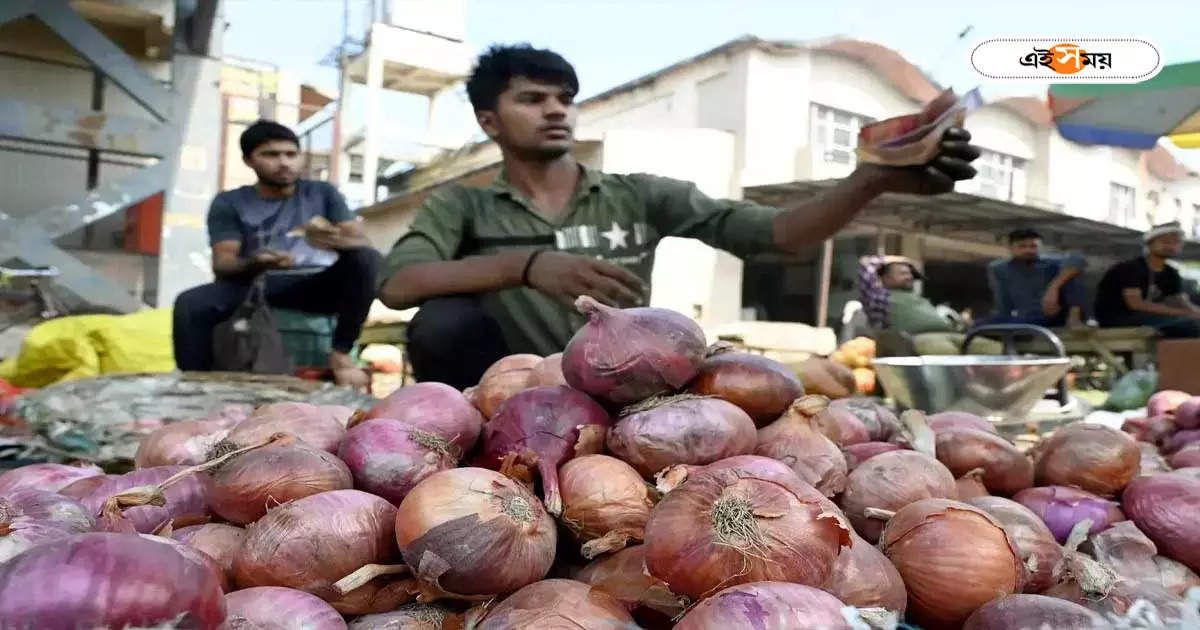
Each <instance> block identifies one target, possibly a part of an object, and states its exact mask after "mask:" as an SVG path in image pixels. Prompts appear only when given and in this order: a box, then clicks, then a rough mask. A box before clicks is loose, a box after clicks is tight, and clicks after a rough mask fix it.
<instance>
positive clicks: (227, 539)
mask: <svg viewBox="0 0 1200 630" xmlns="http://www.w3.org/2000/svg"><path fill="white" fill-rule="evenodd" d="M245 537H246V530H244V529H242V528H241V527H234V526H233V525H225V524H224V523H205V524H203V525H190V526H188V527H182V528H180V529H177V530H175V531H173V532H171V538H172V539H174V540H178V541H179V542H181V543H183V544H185V545H187V546H189V547H191V548H193V549H195V550H196V551H199V552H202V553H205V554H207V555H208V556H209V557H211V558H212V559H213V560H215V561H216V563H217V565H218V566H220V567H221V570H222V571H223V572H224V573H225V579H226V581H228V582H229V583H230V584H233V583H235V582H236V581H237V579H236V576H234V573H233V560H234V557H235V556H236V555H237V552H238V549H240V548H241V547H242V540H243V539H244V538H245Z"/></svg>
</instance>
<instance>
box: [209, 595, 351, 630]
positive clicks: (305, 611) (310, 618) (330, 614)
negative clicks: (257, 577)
mask: <svg viewBox="0 0 1200 630" xmlns="http://www.w3.org/2000/svg"><path fill="white" fill-rule="evenodd" d="M225 608H226V610H228V611H229V612H228V614H229V616H228V617H227V618H226V619H225V625H226V626H231V627H232V630H237V629H238V628H241V627H242V625H239V624H260V625H262V626H264V627H266V628H270V629H271V630H276V629H278V630H346V621H345V620H343V619H342V616H341V615H340V614H338V611H336V610H334V609H333V606H330V605H329V604H327V603H325V600H323V599H321V598H320V597H317V596H316V595H312V594H309V593H305V592H304V591H298V590H296V589H294V588H282V587H279V586H258V587H255V588H248V589H244V590H241V591H238V592H236V593H230V594H228V595H226V596H225ZM250 627H254V626H250Z"/></svg>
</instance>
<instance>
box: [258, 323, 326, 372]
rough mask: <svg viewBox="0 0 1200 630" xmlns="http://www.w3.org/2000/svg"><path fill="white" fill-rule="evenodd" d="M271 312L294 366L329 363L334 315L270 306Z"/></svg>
mask: <svg viewBox="0 0 1200 630" xmlns="http://www.w3.org/2000/svg"><path fill="white" fill-rule="evenodd" d="M271 314H272V315H273V316H274V317H275V329H276V330H278V331H279V335H280V336H281V337H282V338H283V348H284V350H286V351H287V353H288V354H289V355H291V357H292V361H294V362H295V364H296V369H298V370H299V369H303V368H324V367H328V366H329V353H330V352H331V351H332V350H333V329H334V326H336V325H337V317H336V316H334V315H322V314H320V313H306V312H304V311H296V310H291V309H286V308H273V309H271Z"/></svg>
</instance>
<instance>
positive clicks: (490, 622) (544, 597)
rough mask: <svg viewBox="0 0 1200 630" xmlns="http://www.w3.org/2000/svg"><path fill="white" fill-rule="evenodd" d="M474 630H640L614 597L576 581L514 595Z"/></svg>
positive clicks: (471, 625)
mask: <svg viewBox="0 0 1200 630" xmlns="http://www.w3.org/2000/svg"><path fill="white" fill-rule="evenodd" d="M467 627H468V628H472V630H514V629H516V628H546V629H550V628H580V629H583V628H596V629H600V628H603V629H604V630H638V626H637V624H635V623H634V622H633V617H630V616H629V612H628V611H626V610H625V607H624V606H622V605H621V603H620V602H618V601H617V600H616V598H614V597H613V596H612V595H609V594H608V593H606V592H604V591H602V590H600V589H597V588H594V587H592V586H590V585H588V584H584V583H583V582H576V581H575V580H542V581H541V582H535V583H533V584H530V585H529V586H526V587H524V588H522V589H521V590H519V591H517V592H516V593H513V594H512V595H510V596H509V597H507V598H506V599H505V600H504V601H502V602H500V603H499V604H497V605H495V606H493V607H492V608H491V609H489V610H487V611H486V612H484V613H482V615H481V618H480V619H478V620H476V621H474V622H468V624H467Z"/></svg>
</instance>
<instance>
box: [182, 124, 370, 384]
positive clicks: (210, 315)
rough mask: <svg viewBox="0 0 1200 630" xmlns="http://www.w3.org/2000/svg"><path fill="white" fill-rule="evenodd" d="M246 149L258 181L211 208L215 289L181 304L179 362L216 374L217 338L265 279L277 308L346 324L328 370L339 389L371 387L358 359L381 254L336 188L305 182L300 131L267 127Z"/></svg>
mask: <svg viewBox="0 0 1200 630" xmlns="http://www.w3.org/2000/svg"><path fill="white" fill-rule="evenodd" d="M240 144H241V149H242V160H243V161H244V162H245V163H246V166H249V167H250V168H251V169H253V170H254V173H255V175H257V177H258V181H257V182H256V183H255V184H253V185H251V186H242V187H240V188H236V189H234V190H228V191H225V192H222V193H221V194H219V195H217V196H216V197H215V198H214V199H213V201H212V206H211V207H210V208H209V211H208V236H209V241H210V242H211V244H212V269H213V274H214V275H216V281H215V282H212V283H211V284H205V285H201V286H198V287H194V288H192V289H188V290H187V291H184V292H183V293H180V294H179V297H177V298H176V299H175V312H174V325H173V328H174V331H173V335H174V345H175V362H176V363H177V364H178V366H179V369H181V370H195V371H206V370H211V369H212V365H213V329H214V328H216V326H217V324H219V323H221V322H223V321H225V320H227V319H229V317H231V316H232V315H233V313H234V311H235V310H236V309H237V307H238V306H239V305H240V304H241V303H242V302H243V301H244V300H245V299H246V295H247V292H248V291H249V288H250V284H251V281H252V280H253V279H254V278H255V277H257V276H258V275H259V274H262V273H265V274H267V277H266V298H267V302H268V304H270V305H271V306H277V307H281V308H290V309H296V310H301V311H307V312H311V313H322V314H331V315H337V327H336V328H335V329H334V332H333V352H332V353H331V354H330V361H329V363H330V365H329V367H330V368H331V369H332V370H333V374H334V378H335V380H336V381H337V382H338V383H339V384H343V385H351V386H355V387H362V386H365V385H366V378H367V376H366V373H365V372H363V371H362V370H361V369H359V368H358V367H357V365H356V364H355V362H354V361H353V360H352V359H351V357H350V351H351V349H352V348H353V347H354V344H355V342H356V341H357V339H358V335H359V333H360V332H361V331H362V326H363V322H364V321H366V318H367V312H368V311H369V310H370V307H371V302H372V301H373V300H374V291H375V286H376V276H377V274H378V270H379V263H380V259H381V256H380V254H379V252H378V251H376V250H375V249H373V248H372V247H371V245H370V243H369V242H368V241H367V238H366V235H365V234H364V233H363V230H362V227H361V225H360V224H359V222H358V221H357V220H355V217H354V215H352V214H351V213H350V210H349V208H347V207H346V201H345V199H343V198H342V195H341V194H340V193H339V192H338V191H337V189H336V188H334V187H333V186H331V185H330V184H328V183H326V182H320V181H311V180H304V179H300V178H299V176H300V159H301V158H300V141H299V139H297V138H296V134H295V133H293V132H292V130H291V129H288V128H287V127H285V126H283V125H280V124H278V123H275V122H270V121H265V120H260V121H258V122H256V123H254V124H252V125H250V126H249V127H247V128H246V130H245V131H244V132H242V135H241V138H240Z"/></svg>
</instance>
